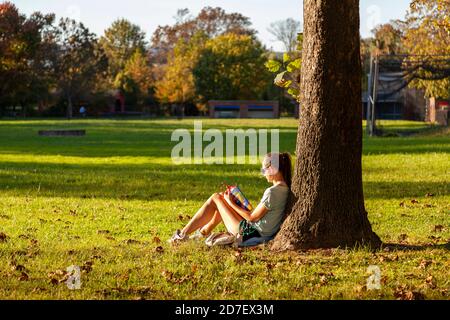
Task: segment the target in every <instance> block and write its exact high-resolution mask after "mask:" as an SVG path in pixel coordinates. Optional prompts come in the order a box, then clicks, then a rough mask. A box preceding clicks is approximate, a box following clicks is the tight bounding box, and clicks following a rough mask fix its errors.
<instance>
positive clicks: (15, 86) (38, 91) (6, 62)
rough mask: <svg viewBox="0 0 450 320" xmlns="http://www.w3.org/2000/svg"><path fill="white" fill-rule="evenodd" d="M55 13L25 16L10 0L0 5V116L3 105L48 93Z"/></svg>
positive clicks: (25, 103) (33, 100) (34, 100)
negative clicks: (50, 47) (50, 38)
mask: <svg viewBox="0 0 450 320" xmlns="http://www.w3.org/2000/svg"><path fill="white" fill-rule="evenodd" d="M53 20H54V15H43V14H41V13H39V12H35V13H33V14H31V15H30V16H29V17H26V16H25V15H24V14H21V13H20V12H19V10H18V9H17V7H16V6H15V5H14V4H12V3H10V2H4V3H1V4H0V39H1V41H0V115H1V114H2V110H3V106H4V105H5V104H11V105H13V106H15V105H16V104H19V105H20V106H21V107H22V111H23V113H24V115H25V113H26V112H25V110H26V107H27V106H28V105H29V104H31V103H37V102H39V101H40V100H41V99H43V98H44V97H45V95H46V94H47V93H48V86H49V83H50V68H49V63H48V57H47V52H48V49H49V38H48V34H49V30H50V28H51V25H52V23H53Z"/></svg>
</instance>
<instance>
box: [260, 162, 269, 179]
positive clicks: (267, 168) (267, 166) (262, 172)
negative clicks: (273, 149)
mask: <svg viewBox="0 0 450 320" xmlns="http://www.w3.org/2000/svg"><path fill="white" fill-rule="evenodd" d="M270 166H271V163H270V162H269V163H266V164H264V168H262V169H261V174H262V175H263V176H265V175H266V173H267V171H268V170H269V168H270Z"/></svg>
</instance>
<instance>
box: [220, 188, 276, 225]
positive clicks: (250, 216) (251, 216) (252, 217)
mask: <svg viewBox="0 0 450 320" xmlns="http://www.w3.org/2000/svg"><path fill="white" fill-rule="evenodd" d="M224 199H225V201H226V202H227V203H228V205H229V206H230V207H231V208H233V209H234V211H236V212H237V213H238V214H239V215H240V216H241V217H242V218H244V219H245V220H247V221H249V222H257V221H259V220H261V219H262V217H264V216H265V215H266V213H267V211H269V210H268V209H267V208H266V207H265V206H264V204H262V203H260V204H259V205H258V206H257V207H256V209H255V210H253V211H247V210H245V209H242V208H241V207H239V206H238V205H237V204H236V203H234V202H233V201H232V200H231V199H230V195H229V194H227V193H226V194H225V195H224Z"/></svg>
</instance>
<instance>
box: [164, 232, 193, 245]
mask: <svg viewBox="0 0 450 320" xmlns="http://www.w3.org/2000/svg"><path fill="white" fill-rule="evenodd" d="M188 239H189V237H188V236H186V235H185V234H184V233H182V232H181V231H180V230H177V231H175V233H174V235H173V236H172V238H170V239H169V241H168V242H169V243H177V242H183V241H186V240H188Z"/></svg>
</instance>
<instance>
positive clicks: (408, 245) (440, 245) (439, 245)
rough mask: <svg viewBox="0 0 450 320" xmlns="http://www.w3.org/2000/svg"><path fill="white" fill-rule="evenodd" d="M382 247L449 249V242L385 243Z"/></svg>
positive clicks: (397, 249) (403, 249)
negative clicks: (418, 243)
mask: <svg viewBox="0 0 450 320" xmlns="http://www.w3.org/2000/svg"><path fill="white" fill-rule="evenodd" d="M383 247H384V248H389V249H390V250H394V251H423V250H427V249H445V250H447V251H450V242H447V243H443V244H420V245H415V244H401V243H385V244H383Z"/></svg>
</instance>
